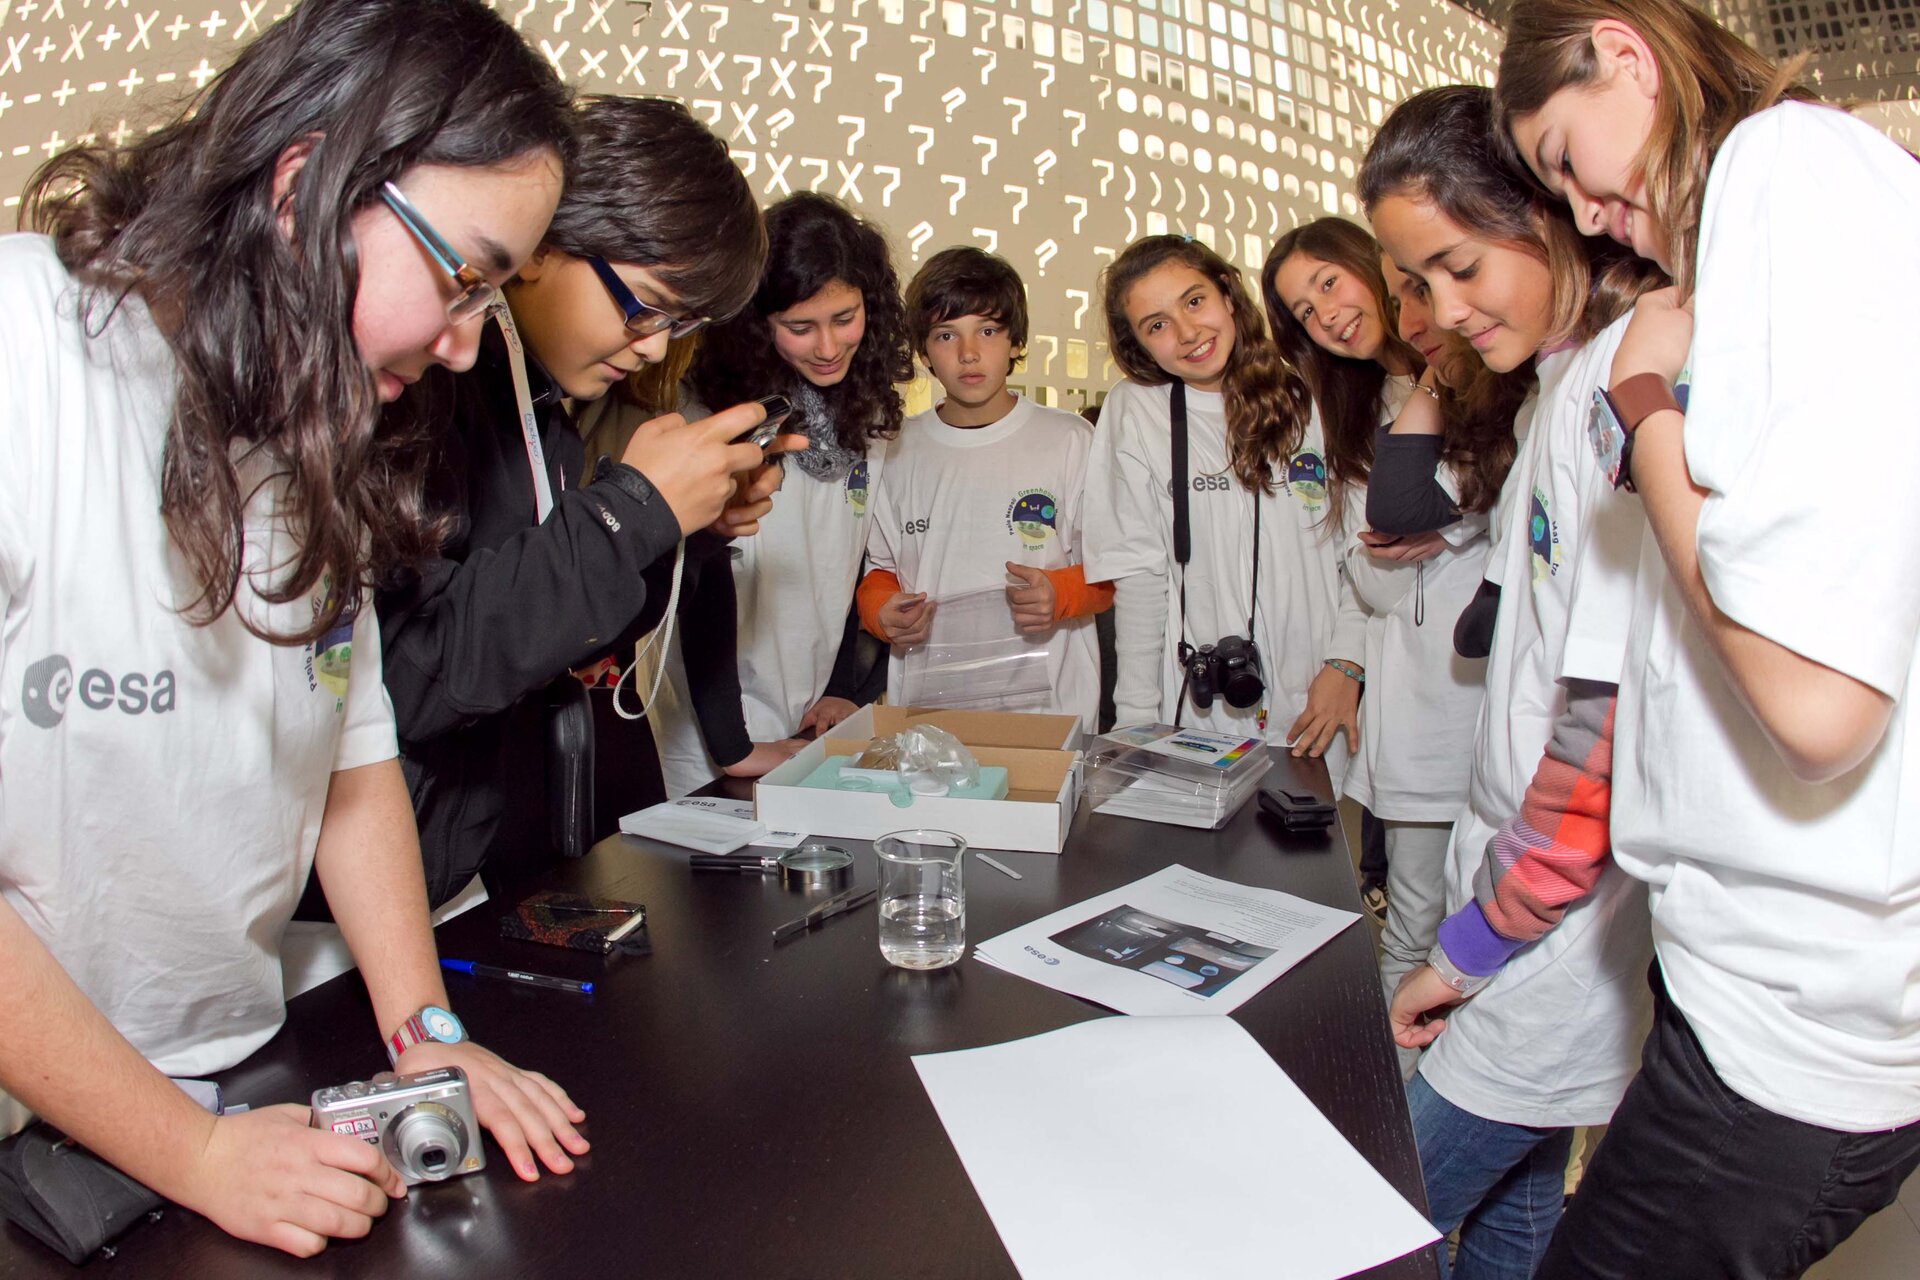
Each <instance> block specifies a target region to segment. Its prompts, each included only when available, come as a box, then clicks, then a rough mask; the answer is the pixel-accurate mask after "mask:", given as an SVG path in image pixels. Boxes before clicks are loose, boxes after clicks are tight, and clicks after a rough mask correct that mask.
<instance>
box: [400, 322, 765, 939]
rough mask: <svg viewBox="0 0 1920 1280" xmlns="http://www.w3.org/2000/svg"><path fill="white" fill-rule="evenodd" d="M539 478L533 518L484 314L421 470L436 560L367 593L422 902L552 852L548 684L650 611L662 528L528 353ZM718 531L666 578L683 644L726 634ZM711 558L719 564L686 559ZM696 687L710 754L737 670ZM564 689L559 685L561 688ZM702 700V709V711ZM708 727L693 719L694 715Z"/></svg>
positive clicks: (669, 518)
mask: <svg viewBox="0 0 1920 1280" xmlns="http://www.w3.org/2000/svg"><path fill="white" fill-rule="evenodd" d="M527 376H528V381H529V383H530V384H531V387H532V390H533V393H534V407H535V413H536V415H537V417H538V419H539V422H540V438H541V445H542V447H543V449H544V450H545V453H546V463H547V473H548V477H549V480H550V481H551V483H552V487H553V498H554V504H553V510H552V513H551V514H550V515H549V516H548V517H547V520H546V522H545V523H544V524H536V523H535V505H534V489H533V480H532V476H531V473H530V471H529V469H528V461H527V451H526V445H525V442H524V441H523V439H522V437H521V433H520V425H519V415H518V411H517V408H516V405H515V401H514V395H513V384H512V381H511V374H510V371H509V367H508V364H507V357H506V351H505V346H504V343H503V342H502V340H501V338H500V335H499V333H498V331H497V330H496V329H495V328H494V327H493V326H492V325H489V326H488V327H487V330H486V336H485V339H484V340H483V341H482V344H481V349H480V354H479V357H478V359H477V361H476V364H475V367H474V368H473V369H472V370H471V371H470V372H468V373H466V374H463V375H460V376H458V377H454V378H452V379H451V380H450V381H451V383H452V384H453V392H452V395H453V401H454V409H453V422H452V425H451V428H450V430H449V432H448V435H447V437H446V439H445V445H444V449H443V451H442V453H441V456H440V458H439V460H438V462H437V463H436V465H435V467H434V469H433V472H432V474H431V476H430V478H429V482H428V486H427V497H428V502H429V505H430V507H431V509H432V510H434V511H436V512H444V513H446V514H448V515H450V516H451V518H452V521H453V528H452V530H451V532H450V534H449V535H448V537H447V539H446V541H445V542H444V543H443V545H442V547H441V554H440V558H438V559H435V560H430V561H427V562H426V563H424V564H420V565H417V566H414V567H413V568H411V569H409V570H406V571H404V572H402V573H400V574H398V575H396V576H395V577H394V578H393V579H392V580H391V581H390V582H389V583H388V585H387V587H386V589H385V590H382V591H380V592H379V593H378V594H377V604H378V608H379V614H380V632H381V642H382V645H383V647H384V651H385V652H384V664H385V669H386V683H387V690H388V693H389V694H390V695H391V697H392V699H393V709H394V718H395V721H396V724H397V727H398V730H399V737H400V752H401V757H402V766H403V769H404V771H405V774H406V778H407V786H408V789H409V791H411V793H412V796H413V805H414V812H415V815H416V816H417V818H418V820H419V826H420V844H421V853H422V856H423V858H424V861H425V864H426V874H427V893H428V897H429V899H430V901H432V902H433V903H435V904H438V903H440V902H443V901H445V900H446V899H447V898H448V897H450V896H452V894H454V893H455V892H457V891H458V890H459V889H460V888H461V887H462V886H463V885H464V884H465V883H466V882H467V880H468V879H469V878H470V877H471V876H472V875H473V874H474V873H475V872H476V871H478V870H479V869H480V868H481V866H482V864H483V863H484V864H486V865H487V866H488V868H489V872H490V874H489V875H488V879H489V881H495V880H496V876H498V877H500V878H506V877H509V876H512V875H516V874H518V873H520V872H523V871H526V870H531V869H534V868H537V867H538V866H540V865H543V864H544V863H545V862H546V861H547V860H548V859H549V858H551V857H552V856H553V854H552V845H551V837H550V835H549V831H550V827H549V821H548V797H547V794H546V791H547V782H546V779H547V769H546V753H547V746H546V743H547V727H546V717H547V708H548V704H549V693H548V691H549V688H550V687H553V686H555V682H557V681H563V680H573V679H574V677H573V676H572V675H571V674H570V672H571V671H572V670H573V669H574V668H577V667H581V666H584V665H587V664H588V663H591V662H594V661H597V660H598V659H599V658H601V657H602V656H604V655H606V654H608V653H617V654H619V655H620V658H621V662H622V665H623V666H624V664H625V663H626V661H627V660H628V655H630V654H631V653H632V646H633V644H634V643H635V642H636V641H637V640H638V639H639V638H640V637H641V636H643V635H644V634H645V633H646V632H648V631H650V630H652V629H653V627H654V626H655V625H656V624H657V623H658V622H659V620H660V617H661V615H662V613H663V612H664V611H665V607H666V598H667V583H668V579H669V575H670V572H671V570H672V565H673V550H674V547H675V545H676V544H677V543H678V542H679V541H680V529H679V524H678V522H677V521H676V520H675V518H674V515H673V512H672V511H671V510H669V509H668V507H667V504H666V502H665V501H664V500H662V499H661V498H660V497H659V495H658V494H656V493H655V492H654V490H653V487H652V486H651V485H650V484H649V483H648V482H647V480H646V478H645V477H644V476H642V475H641V474H640V473H639V472H638V471H636V470H634V469H633V468H631V467H627V466H622V465H619V464H610V463H605V462H603V463H602V464H601V465H600V467H599V469H598V470H597V471H596V473H595V477H594V480H593V482H592V483H589V484H586V485H585V486H583V487H578V488H576V487H575V486H574V479H575V478H576V477H578V476H580V475H581V474H582V473H583V472H584V470H585V466H584V463H585V458H584V456H583V449H582V446H581V443H580V438H579V436H578V435H577V434H576V433H575V432H574V430H573V426H572V424H571V422H569V421H568V418H567V415H566V412H565V410H564V409H563V408H562V406H561V404H560V395H559V392H558V389H557V388H556V387H555V386H554V384H553V382H552V381H551V379H549V378H548V377H547V376H546V375H545V373H544V371H542V370H541V369H540V368H539V366H538V365H537V364H536V363H534V362H532V361H529V367H528V369H527ZM724 551H725V543H724V542H722V541H721V540H720V539H717V538H713V537H711V536H710V535H696V536H695V537H694V538H692V539H689V540H688V555H687V563H686V567H685V570H684V575H683V583H682V588H681V593H682V606H681V612H682V615H683V618H691V619H692V620H691V622H690V624H689V625H691V626H692V627H693V631H694V634H692V635H690V636H689V637H688V640H687V647H688V649H689V651H690V652H709V651H711V650H712V649H713V648H716V647H724V648H725V649H727V650H729V651H730V650H731V649H732V647H733V635H732V632H733V626H734V600H733V580H732V575H731V573H730V572H728V571H727V559H726V557H725V554H724ZM710 562H711V563H713V564H714V565H716V566H717V568H718V569H719V570H720V571H719V572H716V573H705V572H703V570H704V569H706V568H707V567H708V565H709V563H710ZM703 683H705V684H707V686H708V688H707V690H706V693H707V696H706V698H705V699H703V701H702V710H703V712H708V713H710V714H703V715H702V727H703V729H704V730H705V731H706V732H707V734H708V736H709V739H710V740H712V739H716V738H717V739H719V740H720V742H721V750H722V752H723V753H726V752H730V753H731V754H730V756H726V755H724V754H723V756H722V758H728V759H734V760H737V759H739V758H741V757H742V756H744V755H746V753H747V751H748V750H750V744H748V743H747V742H746V730H745V726H744V722H743V720H742V712H741V707H740V693H739V686H738V683H737V681H736V682H735V683H734V684H733V686H732V688H731V691H730V694H729V691H728V690H727V689H726V688H725V687H724V685H722V686H721V687H718V688H715V687H713V682H712V681H706V682H703ZM560 687H564V686H560ZM716 709H717V710H716ZM709 719H712V720H713V723H712V724H709V723H708V720H709Z"/></svg>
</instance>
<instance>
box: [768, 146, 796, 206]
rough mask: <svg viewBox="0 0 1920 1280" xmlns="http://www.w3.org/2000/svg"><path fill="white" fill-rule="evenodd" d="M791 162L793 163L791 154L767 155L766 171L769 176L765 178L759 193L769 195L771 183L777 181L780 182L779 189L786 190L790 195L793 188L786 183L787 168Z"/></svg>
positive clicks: (771, 189) (771, 187)
mask: <svg viewBox="0 0 1920 1280" xmlns="http://www.w3.org/2000/svg"><path fill="white" fill-rule="evenodd" d="M792 163H793V157H792V156H791V155H788V156H784V157H782V156H776V155H769V156H768V157H767V171H768V173H769V174H770V176H769V177H768V178H767V185H766V187H765V188H764V189H763V191H762V192H761V194H763V195H769V196H770V195H772V194H773V184H774V183H776V182H777V183H779V184H780V189H781V190H782V191H784V192H786V193H787V194H788V195H792V194H793V188H792V187H790V186H788V185H787V168H788V166H790V165H791V164H792Z"/></svg>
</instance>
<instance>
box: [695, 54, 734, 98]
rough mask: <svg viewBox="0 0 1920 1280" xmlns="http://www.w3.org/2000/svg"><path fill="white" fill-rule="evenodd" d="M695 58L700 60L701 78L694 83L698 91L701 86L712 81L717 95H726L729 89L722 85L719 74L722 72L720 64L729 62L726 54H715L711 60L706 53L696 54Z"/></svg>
mask: <svg viewBox="0 0 1920 1280" xmlns="http://www.w3.org/2000/svg"><path fill="white" fill-rule="evenodd" d="M694 56H695V57H697V58H699V59H700V78H699V79H698V80H695V81H694V82H693V87H694V88H696V89H698V88H699V87H700V86H701V85H703V84H705V83H706V82H707V81H709V80H711V81H713V89H714V92H715V93H725V92H726V90H727V87H726V86H725V85H723V84H721V83H720V75H719V72H720V64H721V63H722V62H725V61H726V60H727V55H726V53H725V52H724V51H722V52H720V53H716V54H714V55H713V56H712V57H711V58H709V57H708V56H707V55H706V54H704V53H701V54H696V55H694Z"/></svg>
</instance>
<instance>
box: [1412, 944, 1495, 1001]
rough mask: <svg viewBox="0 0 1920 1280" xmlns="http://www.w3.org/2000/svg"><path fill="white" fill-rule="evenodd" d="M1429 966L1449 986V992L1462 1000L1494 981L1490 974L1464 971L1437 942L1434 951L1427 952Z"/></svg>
mask: <svg viewBox="0 0 1920 1280" xmlns="http://www.w3.org/2000/svg"><path fill="white" fill-rule="evenodd" d="M1427 964H1428V965H1429V966H1431V967H1432V969H1433V971H1434V973H1435V974H1437V975H1438V976H1439V978H1440V981H1442V982H1444V983H1446V984H1447V987H1448V989H1449V990H1451V991H1452V992H1453V993H1454V994H1455V995H1458V996H1460V997H1462V998H1464V997H1466V996H1470V995H1472V994H1473V993H1474V992H1476V991H1478V990H1480V988H1482V987H1484V986H1486V985H1487V984H1488V983H1489V982H1492V981H1493V975H1492V974H1490V973H1487V974H1473V973H1467V972H1465V971H1464V970H1462V969H1461V968H1460V967H1459V966H1458V965H1456V964H1454V962H1453V960H1452V959H1451V958H1450V957H1449V956H1448V955H1447V949H1446V948H1445V947H1443V946H1441V945H1440V944H1439V943H1437V942H1436V943H1435V944H1434V945H1433V950H1431V951H1429V952H1427Z"/></svg>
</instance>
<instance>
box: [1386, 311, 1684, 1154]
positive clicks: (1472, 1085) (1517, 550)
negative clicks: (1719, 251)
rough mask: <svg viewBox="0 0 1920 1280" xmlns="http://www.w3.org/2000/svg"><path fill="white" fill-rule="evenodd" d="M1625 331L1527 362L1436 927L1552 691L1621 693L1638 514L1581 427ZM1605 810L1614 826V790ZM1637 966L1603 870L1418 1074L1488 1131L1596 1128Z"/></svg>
mask: <svg viewBox="0 0 1920 1280" xmlns="http://www.w3.org/2000/svg"><path fill="white" fill-rule="evenodd" d="M1627 322H1628V317H1624V316H1623V317H1622V318H1621V319H1619V320H1617V321H1615V322H1614V323H1613V324H1612V325H1610V326H1609V327H1608V328H1607V329H1606V330H1604V331H1603V332H1601V333H1600V334H1599V335H1598V336H1596V337H1595V338H1594V339H1593V340H1592V341H1591V342H1588V343H1587V344H1586V345H1585V346H1583V347H1580V348H1578V349H1576V350H1572V351H1562V352H1558V353H1555V354H1553V355H1549V356H1546V357H1544V358H1542V359H1541V361H1540V363H1539V375H1540V386H1539V391H1538V396H1537V398H1536V399H1535V401H1534V409H1533V419H1532V425H1531V427H1530V428H1529V429H1528V431H1527V436H1526V441H1525V443H1524V444H1523V445H1522V446H1521V449H1520V454H1519V456H1518V457H1517V458H1516V459H1515V460H1514V464H1513V469H1512V470H1511V471H1510V472H1508V474H1507V482H1506V484H1505V485H1504V486H1503V487H1502V489H1501V498H1500V502H1499V503H1498V504H1497V506H1496V508H1495V511H1496V513H1497V514H1499V516H1500V517H1501V518H1502V519H1504V520H1505V521H1507V527H1506V529H1505V531H1504V532H1503V534H1502V536H1501V537H1500V538H1499V540H1498V547H1499V551H1498V558H1499V561H1500V563H1499V565H1498V566H1497V572H1498V575H1499V577H1498V580H1499V581H1500V582H1502V583H1503V585H1502V587H1501V591H1500V611H1499V614H1498V617H1497V620H1496V622H1495V624H1494V632H1493V650H1492V652H1491V653H1490V654H1489V655H1488V658H1487V685H1486V688H1487V692H1486V703H1485V706H1484V707H1483V708H1482V711H1481V714H1480V723H1479V728H1478V729H1477V730H1476V732H1475V734H1474V740H1473V742H1474V749H1473V770H1472V777H1471V780H1470V783H1469V786H1468V797H1467V804H1466V806H1465V808H1464V809H1463V810H1462V811H1461V812H1460V814H1459V816H1458V818H1457V819H1456V820H1455V822H1454V827H1453V844H1452V847H1451V849H1450V850H1449V852H1448V883H1447V911H1448V913H1449V914H1451V913H1452V912H1454V911H1458V910H1459V909H1460V908H1461V907H1462V906H1464V905H1465V904H1466V903H1467V902H1468V901H1470V900H1471V899H1472V897H1473V875H1474V872H1475V871H1477V870H1478V869H1479V867H1480V865H1481V863H1482V862H1483V861H1484V859H1485V857H1486V851H1487V841H1488V840H1490V839H1492V838H1493V834H1494V832H1495V831H1496V830H1497V829H1498V828H1499V826H1500V824H1501V823H1503V822H1505V821H1506V820H1507V819H1509V818H1511V817H1513V816H1514V815H1515V814H1516V813H1518V812H1519V810H1520V803H1521V801H1522V799H1523V798H1524V797H1525V796H1526V791H1527V785H1528V784H1529V783H1530V782H1532V781H1533V775H1534V772H1535V770H1536V769H1538V768H1539V765H1540V758H1541V755H1542V754H1543V753H1544V752H1545V750H1546V745H1547V739H1548V737H1549V735H1550V733H1551V731H1552V727H1553V722H1554V720H1555V719H1556V718H1558V717H1559V715H1560V714H1561V712H1563V711H1565V710H1566V705H1567V696H1566V689H1565V687H1564V686H1563V685H1561V684H1560V683H1559V680H1560V679H1561V678H1562V677H1575V678H1580V679H1587V680H1599V681H1604V682H1607V683H1617V682H1618V681H1619V679H1620V667H1621V662H1622V660H1623V656H1624V654H1625V651H1626V624H1627V616H1628V611H1629V609H1630V607H1631V603H1632V599H1633V583H1634V577H1635V573H1636V565H1637V562H1638V555H1639V544H1640V539H1641V536H1642V534H1643V533H1644V531H1645V528H1646V516H1645V515H1644V514H1643V513H1642V511H1641V509H1640V501H1639V499H1638V498H1635V497H1633V496H1632V495H1630V494H1625V493H1620V492H1616V491H1615V490H1614V489H1613V487H1612V485H1610V484H1609V483H1608V482H1607V479H1606V477H1605V476H1604V475H1602V474H1601V471H1600V465H1599V463H1598V461H1597V460H1596V459H1595V458H1594V455H1593V448H1592V446H1591V444H1589V442H1588V439H1587V417H1588V410H1589V407H1590V406H1591V405H1592V403H1593V391H1594V388H1595V387H1598V386H1602V385H1604V384H1605V382H1606V380H1607V376H1608V371H1609V370H1610V369H1611V368H1612V366H1613V354H1614V351H1615V350H1616V349H1617V348H1618V347H1619V345H1620V337H1621V335H1622V334H1623V333H1624V332H1625V331H1626V327H1627ZM1494 575H1495V568H1494V567H1490V569H1489V573H1488V576H1489V577H1494ZM1614 804H1615V812H1618V805H1619V794H1618V792H1616V793H1615V796H1614ZM1651 951H1652V944H1651V943H1650V941H1649V939H1648V933H1647V909H1646V894H1645V893H1644V892H1643V891H1642V889H1641V886H1640V885H1639V883H1638V882H1637V881H1635V880H1633V879H1632V878H1631V877H1629V876H1627V875H1626V874H1625V873H1624V872H1622V871H1621V870H1620V869H1619V868H1618V867H1614V866H1609V867H1607V868H1606V869H1605V870H1604V871H1602V872H1601V874H1600V878H1599V880H1598V882H1597V884H1596V885H1595V887H1594V890H1593V892H1592V893H1590V894H1589V895H1588V896H1587V897H1586V898H1584V899H1582V900H1581V901H1580V902H1578V903H1576V904H1574V906H1572V907H1571V908H1570V909H1569V910H1568V911H1567V913H1566V915H1565V916H1564V917H1563V918H1562V919H1561V921H1560V924H1559V925H1558V926H1557V927H1556V928H1554V929H1553V930H1552V931H1550V932H1549V933H1548V934H1547V935H1546V936H1545V937H1544V938H1542V939H1540V940H1539V941H1538V942H1535V943H1533V944H1532V945H1531V946H1528V947H1524V948H1522V949H1521V950H1520V951H1519V952H1517V953H1515V955H1514V956H1513V958H1512V959H1511V960H1509V961H1508V962H1507V964H1506V966H1505V967H1504V968H1503V969H1501V970H1500V973H1499V975H1498V976H1497V977H1495V978H1494V980H1493V981H1492V982H1490V983H1488V984H1487V986H1486V987H1485V988H1484V989H1482V990H1481V992H1480V993H1479V994H1478V995H1476V996H1475V997H1474V998H1473V999H1471V1000H1469V1001H1467V1002H1466V1003H1465V1004H1463V1005H1461V1006H1460V1007H1459V1008H1458V1009H1455V1010H1454V1011H1452V1012H1451V1013H1450V1014H1449V1015H1448V1016H1447V1029H1446V1031H1444V1032H1443V1033H1442V1034H1441V1035H1440V1037H1439V1039H1437V1040H1435V1041H1434V1043H1433V1047H1432V1048H1430V1049H1428V1050H1427V1052H1426V1053H1425V1054H1424V1055H1423V1056H1422V1057H1421V1060H1420V1074H1421V1075H1423V1076H1425V1077H1426V1079H1427V1083H1428V1084H1430V1085H1432V1086H1433V1088H1434V1089H1435V1091H1436V1092H1438V1093H1439V1094H1440V1095H1441V1096H1442V1097H1444V1098H1446V1099H1447V1100H1448V1101H1449V1102H1451V1103H1453V1104H1454V1105H1455V1106H1457V1107H1461V1108H1463V1109H1465V1110H1467V1111H1470V1112H1472V1113H1473V1114H1474V1115H1477V1116H1481V1117H1483V1118H1485V1119H1488V1120H1498V1121H1501V1122H1502V1123H1505V1124H1521V1125H1531V1126H1541V1127H1545V1126H1554V1125H1580V1124H1605V1123H1606V1122H1607V1119H1608V1118H1609V1117H1610V1116H1611V1115H1612V1114H1613V1109H1614V1107H1615V1106H1616V1105H1618V1103H1619V1101H1620V1095H1621V1093H1622V1092H1624V1091H1625V1089H1626V1087H1627V1083H1628V1082H1629V1081H1630V1080H1631V1079H1632V1078H1633V1074H1634V1072H1635V1071H1636V1070H1637V1069H1638V1067H1639V1064H1640V1046H1641V1042H1642V1041H1643V1040H1644V1039H1645V1038H1646V1028H1647V1025H1648V1021H1649V1019H1650V1017H1651V1010H1652V998H1651V996H1650V995H1649V993H1648V990H1647V982H1646V970H1647V961H1648V959H1649V957H1650V955H1651Z"/></svg>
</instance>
